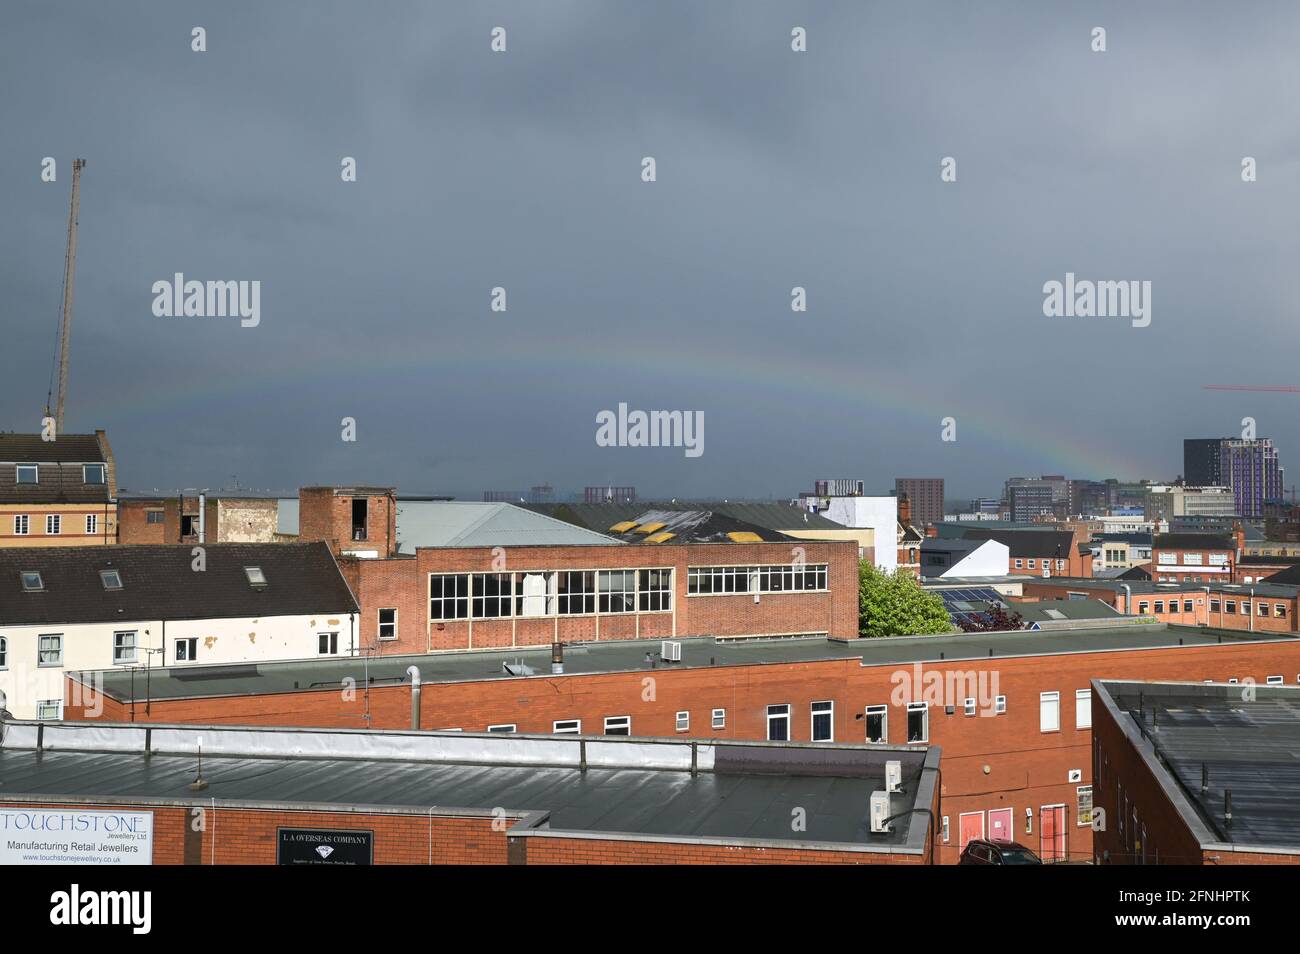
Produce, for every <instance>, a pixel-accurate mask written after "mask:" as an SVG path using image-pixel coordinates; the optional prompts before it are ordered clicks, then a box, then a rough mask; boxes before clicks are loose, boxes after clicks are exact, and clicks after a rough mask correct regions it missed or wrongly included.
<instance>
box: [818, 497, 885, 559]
mask: <svg viewBox="0 0 1300 954" xmlns="http://www.w3.org/2000/svg"><path fill="white" fill-rule="evenodd" d="M822 499H823V500H828V501H829V502H830V506H829V507H827V509H826V510H824V511H823V512H822V516H824V517H826V518H827V519H828V520H834V521H835V522H836V523H838V524H842V525H843V526H846V527H853V528H855V529H870V530H872V531H874V533H875V554H876V566H877V567H879V568H880V569H882V570H886V571H888V572H890V573H892V572H893V571H895V570H897V569H898V498H896V497H892V496H891V497H823V498H822Z"/></svg>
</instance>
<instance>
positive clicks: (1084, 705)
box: [1074, 689, 1092, 729]
mask: <svg viewBox="0 0 1300 954" xmlns="http://www.w3.org/2000/svg"><path fill="white" fill-rule="evenodd" d="M1074 727H1075V728H1076V729H1091V728H1092V690H1091V689H1076V690H1074Z"/></svg>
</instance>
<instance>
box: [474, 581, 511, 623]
mask: <svg viewBox="0 0 1300 954" xmlns="http://www.w3.org/2000/svg"><path fill="white" fill-rule="evenodd" d="M513 601H514V584H513V580H512V577H511V575H510V574H509V573H475V574H474V604H473V607H474V612H473V617H474V619H496V618H497V617H499V616H509V615H510V604H511V603H512V602H513Z"/></svg>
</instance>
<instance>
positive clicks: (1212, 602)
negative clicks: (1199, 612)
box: [1210, 596, 1219, 613]
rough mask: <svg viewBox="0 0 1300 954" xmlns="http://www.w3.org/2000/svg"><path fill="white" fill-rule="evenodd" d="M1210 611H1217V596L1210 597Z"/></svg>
mask: <svg viewBox="0 0 1300 954" xmlns="http://www.w3.org/2000/svg"><path fill="white" fill-rule="evenodd" d="M1210 612H1211V613H1217V612H1219V598H1218V597H1217V596H1211V597H1210Z"/></svg>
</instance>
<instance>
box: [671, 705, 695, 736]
mask: <svg viewBox="0 0 1300 954" xmlns="http://www.w3.org/2000/svg"><path fill="white" fill-rule="evenodd" d="M674 725H675V727H676V729H677V731H678V732H689V731H690V729H691V714H690V713H689V712H687V711H686V710H684V709H683V710H682V711H681V712H678V713H677V718H676V720H675V722H674Z"/></svg>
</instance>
